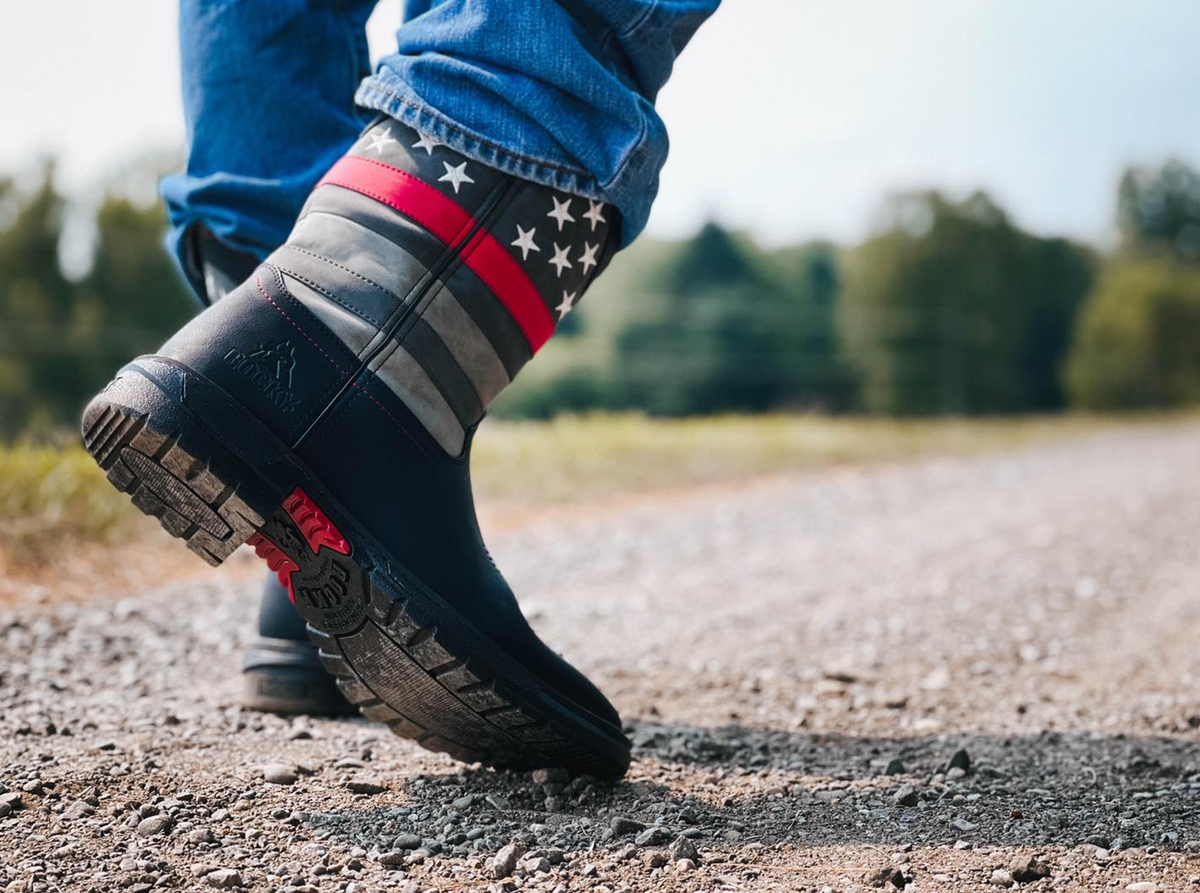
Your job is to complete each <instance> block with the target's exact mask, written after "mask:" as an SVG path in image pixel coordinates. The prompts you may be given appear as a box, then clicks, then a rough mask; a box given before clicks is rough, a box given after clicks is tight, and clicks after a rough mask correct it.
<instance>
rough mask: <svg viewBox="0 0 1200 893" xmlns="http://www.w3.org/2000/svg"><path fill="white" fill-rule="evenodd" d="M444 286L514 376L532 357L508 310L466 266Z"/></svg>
mask: <svg viewBox="0 0 1200 893" xmlns="http://www.w3.org/2000/svg"><path fill="white" fill-rule="evenodd" d="M446 286H447V287H448V288H449V289H450V291H451V292H453V293H454V296H455V297H456V298H457V299H458V303H460V304H461V305H462V307H463V309H464V310H466V311H467V313H468V314H469V315H470V317H471V319H473V320H475V324H476V325H477V326H479V329H480V331H482V332H483V333H484V334H486V335H487V338H488V341H490V342H491V343H492V347H493V348H494V349H495V351H496V355H497V356H498V357H500V362H501V363H502V364H503V365H504V368H505V370H506V371H507V372H508V377H509V379H510V380H511V379H512V378H514V377H516V374H517V373H518V372H519V371H520V370H521V367H522V366H524V365H525V364H526V363H528V362H529V359H530V357H532V356H533V351H531V350H530V349H529V342H528V341H526V340H525V335H524V334H522V332H521V329H520V327H519V326H518V325H517V323H516V321H515V320H514V319H513V318H512V316H511V315H510V314H509V312H508V309H507V308H506V307H505V306H504V305H503V304H501V303H500V299H499V298H497V297H496V296H495V295H494V294H492V291H491V289H489V288H488V287H487V286H486V285H484V284H483V281H482V280H481V279H480V278H479V277H478V276H476V275H475V273H474V272H473V271H472V270H471V269H470V267H466V266H461V267H458V268H457V269H456V270H455V271H454V272H453V273H451V274H450V276H449V277H448V278H447V279H446Z"/></svg>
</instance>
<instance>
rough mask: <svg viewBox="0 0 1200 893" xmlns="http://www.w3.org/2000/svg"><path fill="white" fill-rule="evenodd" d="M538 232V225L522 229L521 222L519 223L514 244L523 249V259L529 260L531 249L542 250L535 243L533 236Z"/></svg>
mask: <svg viewBox="0 0 1200 893" xmlns="http://www.w3.org/2000/svg"><path fill="white" fill-rule="evenodd" d="M536 232H537V227H536V226H531V227H530V228H529V229H521V224H519V223H518V224H517V238H516V241H514V242H513V243H512V244H513V246H515V247H517V248H520V249H521V260H529V252H530V251H541V250H542V249H541V248H538V247H537V245H535V244H534V243H533V236H534V234H535V233H536Z"/></svg>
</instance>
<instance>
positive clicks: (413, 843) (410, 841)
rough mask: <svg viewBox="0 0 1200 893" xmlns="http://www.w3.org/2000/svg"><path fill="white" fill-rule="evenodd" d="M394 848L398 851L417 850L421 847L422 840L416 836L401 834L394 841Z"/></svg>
mask: <svg viewBox="0 0 1200 893" xmlns="http://www.w3.org/2000/svg"><path fill="white" fill-rule="evenodd" d="M392 846H394V847H395V848H396V849H398V850H415V849H417V848H418V847H420V846H421V838H420V837H418V836H417V835H416V834H401V835H399V836H397V837H396V839H395V840H393V841H392Z"/></svg>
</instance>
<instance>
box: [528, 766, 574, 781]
mask: <svg viewBox="0 0 1200 893" xmlns="http://www.w3.org/2000/svg"><path fill="white" fill-rule="evenodd" d="M570 780H571V773H570V772H568V771H567V770H566V769H534V770H533V783H534V784H567V783H568V782H570Z"/></svg>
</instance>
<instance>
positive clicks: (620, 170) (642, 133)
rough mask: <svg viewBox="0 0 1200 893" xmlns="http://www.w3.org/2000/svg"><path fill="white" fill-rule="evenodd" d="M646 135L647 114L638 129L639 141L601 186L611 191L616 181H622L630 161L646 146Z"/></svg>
mask: <svg viewBox="0 0 1200 893" xmlns="http://www.w3.org/2000/svg"><path fill="white" fill-rule="evenodd" d="M646 137H647V129H646V116H645V115H642V116H641V124H640V130H639V131H638V138H637V142H636V143H635V144H634V146H633V148H632V149H630V150H629V151H628V152H626V153H625V157H624V158H622V159H621V163H620V165H618V167H617V169H616V170H615V171H614V172H613V175H612V179H610V180H609V181H608V182H607V183H602V184H601V188H602V189H603V190H604V191H605V192H611V191H612V185H613V184H614V183H617V182H619V181H620V179H621V176H622V175H623V174H624V173H625V171H626V169H627V168H628V167H629V164H630V162H632V161H633V159H634V157H635V156H636V155H637V154H638V153H639V152H641V151H642V149H643V148H644V147H645V145H646Z"/></svg>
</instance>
